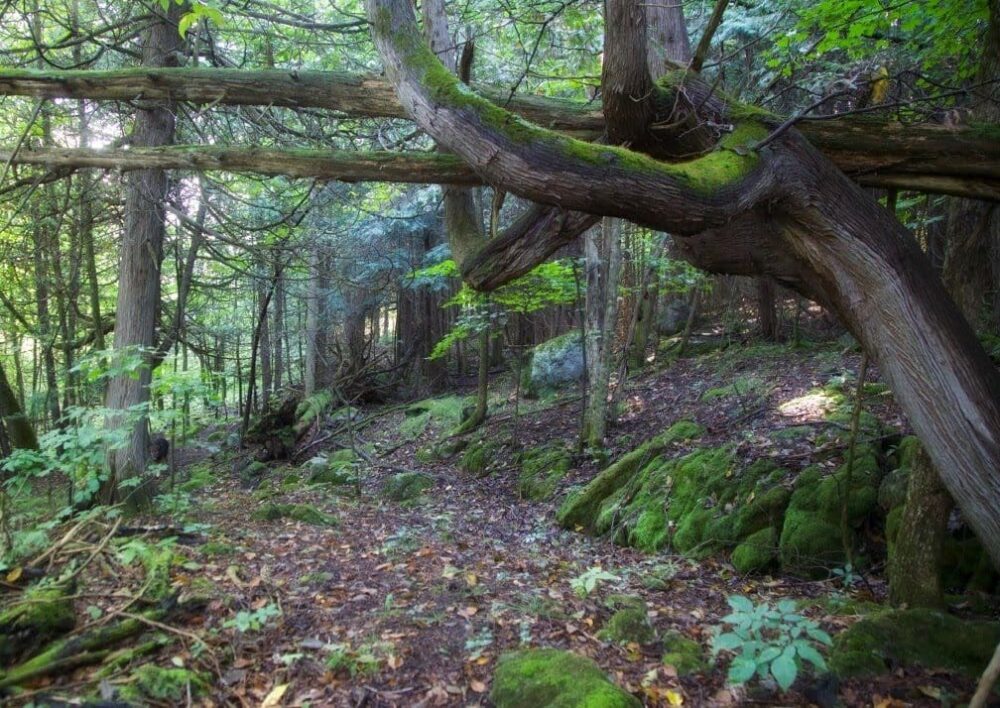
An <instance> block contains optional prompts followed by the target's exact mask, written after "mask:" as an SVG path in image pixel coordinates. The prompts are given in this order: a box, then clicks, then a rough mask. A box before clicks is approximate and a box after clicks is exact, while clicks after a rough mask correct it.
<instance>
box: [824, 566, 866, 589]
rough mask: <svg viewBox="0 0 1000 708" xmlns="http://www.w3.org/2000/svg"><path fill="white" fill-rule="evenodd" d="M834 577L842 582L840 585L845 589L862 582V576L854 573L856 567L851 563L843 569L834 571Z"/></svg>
mask: <svg viewBox="0 0 1000 708" xmlns="http://www.w3.org/2000/svg"><path fill="white" fill-rule="evenodd" d="M831 572H832V574H833V577H834V578H835V579H837V580H839V581H840V585H841V587H843V588H851V587H854V586H855V585H857V584H858V582H860V581H861V575H859V574H858V573H855V572H854V566H853V565H851V564H850V563H848V564H846V565H845V566H844V567H843V568H834V569H833V570H832V571H831Z"/></svg>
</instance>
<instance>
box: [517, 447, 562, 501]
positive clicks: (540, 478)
mask: <svg viewBox="0 0 1000 708" xmlns="http://www.w3.org/2000/svg"><path fill="white" fill-rule="evenodd" d="M571 462H572V458H571V456H570V453H569V450H567V449H566V448H565V447H562V446H561V445H543V446H541V447H536V448H532V449H530V450H525V451H524V452H523V453H521V475H520V477H519V478H518V491H519V492H520V493H521V496H522V497H523V498H525V499H532V500H534V501H543V500H545V499H549V498H551V497H552V495H553V494H555V491H556V487H557V486H558V484H559V482H560V481H562V478H563V477H565V476H566V473H567V472H569V467H570V463H571Z"/></svg>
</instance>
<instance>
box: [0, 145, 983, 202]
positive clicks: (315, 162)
mask: <svg viewBox="0 0 1000 708" xmlns="http://www.w3.org/2000/svg"><path fill="white" fill-rule="evenodd" d="M832 158H833V160H834V162H835V164H836V165H837V166H838V167H839V168H840V169H842V170H844V171H846V172H848V173H849V176H851V178H852V179H853V180H854V181H856V182H857V183H858V184H861V185H864V186H866V187H882V188H889V187H893V188H897V189H909V190H914V191H919V192H930V193H935V194H951V195H955V196H964V197H969V198H973V199H983V200H987V201H1000V178H995V177H994V176H992V175H991V169H992V167H991V166H990V165H989V164H988V161H987V160H986V159H985V158H983V169H982V170H980V172H981V174H976V175H973V176H970V177H965V176H962V175H961V174H957V175H949V174H944V173H943V171H944V170H945V169H946V167H945V166H944V164H939V163H942V162H943V159H942V158H940V157H938V158H936V159H935V160H928V161H926V162H921V159H922V158H921V157H920V154H919V153H916V152H915V153H914V156H913V157H912V158H911V159H906V158H902V157H900V158H899V159H898V160H896V161H895V162H894V164H891V165H890V164H889V163H890V162H892V161H893V160H894V158H889V157H887V158H886V161H885V162H886V166H884V167H878V166H876V167H873V166H871V162H872V161H871V160H869V161H868V163H865V162H863V161H861V160H858V159H857V158H856V157H855V156H854V155H853V154H851V153H848V152H844V153H834V154H833V156H832ZM0 160H2V161H3V162H5V163H6V162H9V163H10V164H12V165H40V166H43V167H47V168H49V169H52V170H65V169H67V168H68V169H83V168H97V169H106V170H120V171H123V172H128V171H131V170H144V169H159V170H190V171H192V172H213V171H218V172H234V173H251V174H263V175H275V176H277V175H282V176H285V177H300V178H314V179H330V180H338V181H341V182H401V183H413V184H449V185H455V186H475V185H481V184H483V179H482V178H481V177H480V176H479V175H477V174H476V172H475V171H474V170H473V169H472V168H471V167H469V166H468V165H466V164H465V162H463V161H462V160H461V159H459V158H457V157H455V156H454V155H449V154H445V153H424V152H389V151H372V152H352V151H348V150H305V149H292V148H290V149H286V150H262V149H259V148H235V147H218V146H215V145H170V146H165V147H158V148H157V147H134V148H130V149H128V150H122V149H104V150H102V149H93V148H33V149H30V150H18V151H14V150H11V149H10V148H6V149H5V148H0ZM841 160H843V162H841ZM997 165H998V166H1000V159H998V161H997ZM987 168H989V169H987ZM960 171H961V170H960Z"/></svg>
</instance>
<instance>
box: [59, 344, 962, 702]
mask: <svg viewBox="0 0 1000 708" xmlns="http://www.w3.org/2000/svg"><path fill="white" fill-rule="evenodd" d="M858 362H859V356H858V355H857V354H856V353H853V352H843V351H841V350H840V349H838V348H837V347H836V346H835V345H829V346H823V347H812V348H806V349H801V350H794V349H790V348H788V347H776V346H758V347H756V348H755V349H754V350H751V351H749V352H748V351H746V350H741V351H732V350H730V351H728V352H726V351H723V352H714V353H711V354H707V355H702V356H697V357H691V358H685V359H682V360H679V361H676V362H674V363H672V364H670V365H669V366H661V367H660V368H656V367H655V366H654V367H651V368H650V371H648V372H646V373H643V374H642V375H640V376H638V377H636V378H634V379H632V380H630V381H629V383H628V387H627V391H626V395H625V396H624V397H623V406H622V408H621V410H620V411H619V413H620V415H619V417H618V420H617V422H616V423H615V425H614V426H613V427H612V428H611V431H610V435H611V439H610V448H611V449H610V450H609V455H610V458H611V459H614V458H615V457H617V456H618V455H619V454H621V453H622V452H624V451H627V450H629V449H632V448H634V447H635V446H636V445H637V444H638V443H640V442H641V441H642V440H644V439H646V438H648V437H651V436H652V435H654V434H656V433H658V432H660V431H661V430H663V429H664V428H665V427H667V426H668V425H669V424H671V423H672V422H675V421H677V420H680V419H684V418H687V419H694V420H697V421H698V422H699V423H701V424H702V425H704V426H705V427H706V428H707V430H708V438H709V443H711V442H712V439H713V438H714V440H715V441H716V442H715V443H713V444H718V443H721V442H724V441H727V440H729V441H735V442H736V443H737V445H738V448H737V449H738V454H739V455H741V456H742V457H744V458H745V459H747V460H750V459H753V458H756V457H759V456H762V455H769V456H772V457H776V458H779V462H780V463H781V464H783V465H786V466H789V467H790V468H792V469H794V468H796V467H802V466H805V465H806V464H808V463H810V462H812V461H814V460H813V459H812V455H811V450H812V447H813V445H812V443H811V442H810V441H809V440H808V439H803V440H799V441H798V442H794V441H793V442H788V441H782V442H780V443H776V442H775V438H774V436H773V435H771V433H772V432H773V431H774V430H775V429H777V428H781V427H787V426H791V425H802V424H803V423H805V424H808V423H809V416H810V412H809V411H808V410H802V409H795V408H793V409H788V408H787V407H785V409H784V411H782V410H780V409H779V406H780V404H781V403H782V402H786V401H788V400H790V399H794V398H796V397H798V396H802V395H803V394H805V393H806V392H808V391H809V390H810V389H813V388H814V387H816V386H820V385H822V384H823V383H825V382H826V381H827V380H829V379H830V378H831V377H834V376H838V375H845V374H846V375H848V376H851V375H856V371H857V367H858ZM750 379H752V380H753V383H752V385H750V384H748V389H749V388H753V389H754V393H753V395H749V394H748V395H740V394H739V392H737V395H736V396H730V397H728V398H726V397H724V398H719V399H715V400H711V401H705V400H703V397H704V392H705V391H706V390H709V389H710V388H712V387H720V386H726V385H730V384H732V382H733V381H738V380H746V381H749V380H750ZM564 394H571V392H564ZM500 397H501V398H502V397H503V395H502V394H501V396H500ZM531 405H532V406H533V407H534V410H528V411H526V412H525V413H524V414H523V415H522V416H520V417H519V418H518V419H517V420H515V419H514V417H513V416H512V415H510V414H509V413H510V412H509V411H508V412H507V414H497V415H494V417H493V418H492V419H491V420H490V421H488V422H487V427H486V434H487V435H488V436H490V437H492V438H494V439H496V440H499V441H501V442H503V445H504V446H503V447H502V448H501V449H502V453H500V454H498V455H496V456H495V458H494V459H493V460H492V462H491V469H492V470H493V472H492V474H490V475H489V476H487V477H483V478H477V477H473V476H470V475H469V474H467V473H464V472H462V471H461V470H460V469H459V468H458V466H457V464H456V459H455V458H453V459H451V460H448V461H436V462H430V463H421V462H419V461H418V457H419V456H418V454H417V450H418V449H419V448H420V446H421V445H422V444H425V443H426V441H427V440H430V439H432V438H433V437H434V436H435V435H438V436H439V435H440V432H441V431H439V430H435V429H434V427H433V426H431V427H429V428H428V429H427V430H426V431H425V432H424V433H423V434H421V435H419V436H416V437H415V438H414V439H413V440H411V441H406V440H405V439H402V438H401V436H400V427H401V424H402V423H403V421H404V412H403V411H401V410H398V409H397V410H393V411H391V412H389V413H387V414H386V415H384V416H382V417H380V418H379V419H377V421H375V422H374V423H373V424H372V425H370V426H368V427H366V428H365V429H364V430H361V431H359V432H358V435H359V436H362V438H363V440H364V442H365V443H371V444H372V445H374V449H375V450H376V454H375V459H377V460H378V461H379V464H378V465H377V466H374V467H372V466H369V467H368V468H367V469H366V470H364V472H363V484H362V489H361V494H360V495H357V496H355V495H345V494H342V493H341V494H336V493H334V492H333V491H331V490H330V489H327V488H322V487H315V486H313V487H310V486H298V487H288V490H287V491H283V492H282V493H281V495H280V501H281V502H282V503H305V504H310V505H313V506H315V507H316V508H318V509H320V510H322V511H324V512H327V513H329V514H330V515H332V516H334V517H335V518H336V525H333V526H324V525H310V524H305V523H301V522H298V521H289V520H279V521H273V522H269V521H259V520H255V519H254V518H252V514H253V512H254V511H255V510H256V509H258V508H259V507H260V505H261V503H262V502H261V500H260V495H259V494H258V495H255V492H254V489H252V488H247V487H246V486H245V484H244V482H242V481H241V479H240V478H239V476H238V475H237V474H235V470H237V469H238V468H239V467H240V460H239V459H235V460H234V456H233V454H232V453H231V452H227V451H225V450H219V449H217V448H213V447H212V446H211V445H208V444H203V445H201V446H197V445H191V446H189V447H188V449H186V450H185V451H183V453H182V455H181V458H182V459H184V460H185V463H186V465H188V466H189V467H193V466H196V465H201V466H207V467H210V468H211V469H212V470H213V476H214V482H213V483H212V484H210V485H209V486H207V487H205V488H204V489H202V490H200V491H198V492H197V493H196V494H194V495H193V498H192V500H191V508H190V509H189V511H188V517H189V519H190V520H195V521H197V522H198V523H199V524H201V526H199V527H198V528H199V529H200V530H199V531H198V533H199V534H202V537H201V539H200V541H201V542H200V543H194V544H190V545H178V546H177V552H178V553H180V554H181V555H183V556H184V557H185V558H186V559H187V562H186V563H185V564H184V565H183V566H181V567H178V568H177V569H176V571H175V572H174V573H173V575H172V583H173V585H174V586H175V587H178V588H181V589H183V588H185V587H187V586H191V585H194V584H200V585H201V586H203V587H204V586H205V584H206V583H209V584H210V587H211V595H212V598H211V600H210V601H209V603H208V605H207V606H206V607H205V609H204V611H202V612H200V613H196V614H195V615H193V616H191V617H188V618H187V619H186V620H185V621H184V622H183V623H173V624H174V626H175V627H176V628H177V629H178V630H180V631H178V632H174V633H172V635H171V639H174V640H176V641H175V642H174V643H173V644H171V645H170V646H169V647H168V648H167V649H165V650H163V651H161V652H160V653H159V654H158V655H157V656H156V658H155V660H156V661H157V662H158V663H160V664H161V665H163V666H171V665H173V666H187V667H195V668H199V669H201V670H206V671H208V672H210V673H211V674H212V675H213V677H212V684H211V688H210V689H209V690H208V691H207V692H206V693H204V694H203V698H202V699H201V700H210V701H212V702H215V703H217V704H227V703H229V704H237V705H269V706H275V705H313V706H322V705H336V706H419V705H456V706H458V705H462V706H475V705H490V702H489V691H490V687H491V675H492V673H493V670H494V668H495V664H496V661H497V658H498V657H499V656H500V655H501V654H502V653H503V652H506V651H510V650H512V649H517V648H523V647H526V646H551V647H558V648H564V649H571V650H573V651H575V652H577V653H579V654H582V655H586V656H589V657H592V658H594V659H595V660H596V661H597V662H598V664H599V665H600V666H601V667H602V668H603V669H604V670H605V671H607V672H608V673H609V675H610V676H611V677H612V678H613V679H614V680H615V681H616V682H617V683H618V684H619V685H621V686H623V687H624V688H625V689H626V690H628V691H630V692H632V693H634V694H635V695H637V696H639V697H641V698H642V699H643V700H644V702H645V703H646V704H647V705H681V704H683V705H692V706H709V705H720V706H725V705H807V704H810V703H816V704H818V705H833V704H834V703H835V701H836V700H837V698H838V696H839V700H840V701H841V702H842V704H844V705H849V706H861V705H864V706H878V707H879V708H890V707H892V706H903V705H913V706H917V705H933V706H939V705H944V704H947V702H948V701H950V700H952V699H954V698H957V697H961V696H963V695H966V696H967V695H968V693H969V692H970V691H971V688H972V686H971V685H970V682H969V681H968V680H967V679H965V680H963V679H959V678H956V677H955V676H953V675H950V674H946V673H929V672H920V671H913V670H909V669H900V670H898V671H897V672H896V673H895V674H892V675H889V676H886V677H882V678H879V679H875V680H863V681H861V680H858V681H848V682H844V683H842V684H840V685H839V686H831V685H828V684H825V683H824V682H822V681H817V680H815V679H813V680H810V679H809V677H803V678H802V679H801V680H800V681H798V682H797V683H796V684H795V686H794V688H793V689H792V691H790V692H789V693H787V694H780V693H778V692H777V691H776V689H775V688H774V687H770V688H768V687H757V688H754V687H751V688H749V689H747V688H743V687H729V686H727V685H726V684H725V671H724V669H723V668H722V667H711V666H709V667H708V668H707V670H706V671H705V672H703V673H699V674H696V675H694V676H690V677H684V678H681V677H678V675H677V672H676V671H675V670H674V668H673V667H671V666H668V665H665V664H664V663H663V662H662V660H661V653H662V652H661V649H660V648H659V646H657V645H656V644H655V643H653V644H651V645H638V644H626V645H616V644H612V643H608V642H605V641H602V640H601V639H600V638H599V637H598V630H599V629H600V628H601V627H602V625H603V624H604V623H605V621H606V620H607V618H608V617H609V616H610V614H611V610H610V609H609V607H608V604H607V602H606V601H607V599H608V597H609V596H611V595H614V594H622V593H625V594H628V595H631V596H638V597H641V598H643V599H644V600H645V602H646V603H647V607H648V609H649V616H650V619H651V621H652V624H653V626H654V627H655V629H656V632H657V635H658V636H661V637H662V636H664V635H666V634H667V633H668V632H671V631H675V632H679V633H681V634H682V635H684V636H685V637H688V638H690V639H693V640H695V641H697V642H699V643H701V644H702V646H703V647H705V648H706V653H707V647H708V646H709V638H710V636H711V633H712V631H713V629H714V628H715V627H717V626H718V623H719V619H720V618H721V617H723V616H724V615H726V614H727V613H728V611H729V610H728V608H727V605H726V600H727V597H729V596H731V595H746V596H749V597H751V598H753V599H754V600H755V601H757V602H759V601H775V600H778V599H784V598H791V599H795V600H800V601H803V602H802V603H801V606H802V608H803V610H802V611H803V612H804V613H806V614H808V615H809V616H810V617H812V618H814V619H816V620H818V621H820V622H821V623H822V625H823V626H824V628H825V629H826V630H827V631H829V632H830V633H831V634H834V633H836V632H837V631H839V630H841V629H843V628H844V627H846V626H848V625H849V624H850V623H851V622H853V621H854V620H855V619H856V617H854V616H853V615H851V614H838V611H837V610H836V609H835V608H837V607H850V605H851V602H847V600H853V601H856V602H862V601H881V600H883V599H884V593H885V587H884V583H883V582H882V580H881V579H880V578H879V576H878V574H873V575H871V576H870V577H866V578H865V580H864V582H863V583H859V584H858V585H857V586H855V587H852V588H843V587H841V586H839V585H838V584H837V583H836V582H835V581H832V580H822V581H808V580H802V579H797V578H792V577H783V576H777V575H776V576H763V577H760V576H754V577H744V576H741V575H739V574H738V573H736V572H735V571H734V570H733V568H732V566H731V565H729V563H728V562H727V561H726V560H725V559H717V560H713V559H708V560H702V561H698V562H694V561H691V560H687V559H684V558H682V557H677V556H670V555H668V554H656V555H648V554H643V553H641V552H639V551H636V550H634V549H630V548H622V547H619V546H616V545H613V544H612V543H610V542H608V541H607V540H603V539H597V538H591V537H588V536H585V535H583V534H580V533H575V532H572V531H567V530H563V529H561V528H559V527H558V525H557V524H556V523H555V521H554V512H555V508H556V506H557V504H558V501H559V500H560V499H561V497H562V493H561V492H560V493H558V494H556V495H555V497H554V500H553V501H550V502H544V503H539V502H531V501H527V500H524V499H521V498H520V497H519V494H518V487H517V464H516V462H515V458H514V455H515V453H516V452H517V451H518V450H519V449H523V448H526V447H530V446H533V445H535V444H537V443H539V442H544V441H552V440H558V439H562V440H564V441H565V442H567V443H568V444H569V443H572V442H573V441H574V440H575V431H576V428H577V421H578V416H579V402H578V401H577V402H569V403H560V402H558V401H551V400H550V401H549V402H548V403H546V402H539V403H534V404H531ZM866 410H868V411H869V412H875V413H877V414H878V415H879V417H881V418H882V419H883V420H884V421H887V422H892V423H894V424H896V425H898V426H903V425H904V422H903V421H902V420H901V418H900V414H899V412H898V410H897V409H896V408H895V406H894V405H893V404H892V402H891V397H888V396H882V397H879V396H875V397H874V398H873V399H872V400H870V401H869V402H868V403H867V404H866ZM374 412H375V410H374V409H373V410H368V411H365V412H364V414H365V415H366V416H370V415H371V414H372V413H374ZM317 432H318V431H317ZM320 437H321V435H318V434H314V439H315V440H318V439H319V438H320ZM334 442H335V441H334V440H333V439H331V440H329V441H328V444H331V445H332V444H333V443H334ZM702 442H704V441H702ZM323 445H324V444H323V443H320V444H317V445H314V447H313V448H311V449H310V450H309V451H308V453H307V456H311V455H313V454H316V453H318V452H321V451H322V448H323ZM379 450H382V451H386V450H389V451H391V453H390V454H388V455H385V456H380V453H378V452H377V451H379ZM246 454H250V453H246ZM299 462H301V459H299ZM576 462H577V464H575V465H574V466H573V468H572V470H571V473H570V475H569V477H568V478H567V479H566V480H564V482H563V485H562V488H561V489H562V490H563V491H564V490H565V488H566V487H567V486H569V485H571V484H574V483H580V482H583V481H586V480H587V479H589V478H590V477H592V476H593V475H594V474H595V473H596V471H597V470H598V469H599V467H598V464H597V463H596V462H594V461H593V460H591V459H590V458H587V457H580V458H579V459H578V460H577V461H576ZM274 464H275V470H274V474H280V473H281V471H282V470H281V468H280V466H279V465H280V464H281V463H274ZM829 464H834V462H833V461H831V462H829ZM288 469H291V468H288ZM399 469H408V470H409V469H419V470H420V471H422V472H424V473H427V474H429V475H430V476H432V478H433V482H434V484H433V487H432V488H430V489H429V490H427V491H426V492H425V493H424V494H422V495H421V496H420V497H419V498H418V499H417V500H416V501H413V502H407V503H403V504H401V503H396V502H391V501H386V500H384V499H382V498H381V496H380V495H379V493H378V490H379V489H380V487H381V485H382V483H383V480H384V479H385V478H386V477H387V476H389V475H391V474H393V473H394V472H397V471H398V470H399ZM182 476H183V475H182ZM282 489H284V488H282ZM150 521H151V522H152V521H153V520H150ZM205 541H207V542H205ZM595 568H600V569H602V570H603V571H606V572H607V573H609V574H610V576H613V577H605V579H603V580H600V581H598V582H597V583H596V584H595V587H593V588H592V589H590V591H589V592H582V591H578V590H579V586H580V582H579V579H580V577H581V576H582V575H584V574H586V573H587V572H588V571H591V575H593V574H594V571H593V569H595ZM650 577H659V578H661V579H662V580H663V581H662V582H658V583H650V582H649V578H650ZM574 580H576V581H577V582H576V583H574ZM105 582H106V583H108V582H110V581H108V580H107V579H105ZM112 584H113V583H112ZM106 595H107V599H106V601H104V602H105V604H107V605H109V606H110V605H113V604H114V601H113V600H112V599H111V598H112V597H113V595H114V593H113V588H112V587H110V586H109V587H108V592H107V593H106ZM831 598H832V600H833V601H831ZM838 600H839V602H838ZM96 602H97V604H98V605H99V606H100V605H101V603H102V601H96ZM274 610H277V612H275V611H274ZM844 611H845V610H840V612H844ZM237 613H242V617H243V624H242V626H239V625H238V624H237V626H234V622H233V619H232V618H233V617H234V616H236V615H237ZM269 615H270V616H269ZM227 620H228V622H227ZM241 630H242V631H241ZM195 637H199V638H202V639H204V641H205V642H206V648H202V649H200V650H199V648H198V647H196V642H195ZM81 671H82V672H84V673H83V674H81V675H80V676H78V678H85V677H86V676H85V672H86V670H81ZM64 680H65V677H64ZM122 680H124V681H127V680H128V679H127V677H126V678H123V679H122ZM111 683H112V684H114V679H112V681H111ZM46 690H47V691H49V692H51V693H50V694H49V695H60V694H61V695H66V693H65V692H61V691H60V689H59V687H58V684H56V685H52V686H49V687H48V688H47V689H46ZM169 702H170V701H166V702H165V703H164V704H166V703H169ZM194 702H195V703H198V699H195V701H194Z"/></svg>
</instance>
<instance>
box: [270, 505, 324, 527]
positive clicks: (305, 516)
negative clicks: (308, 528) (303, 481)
mask: <svg viewBox="0 0 1000 708" xmlns="http://www.w3.org/2000/svg"><path fill="white" fill-rule="evenodd" d="M253 518H255V519H257V520H258V521H278V520H279V519H292V520H293V521H301V522H302V523H304V524H312V525H314V526H336V525H337V517H335V516H332V515H330V514H326V513H324V512H322V511H320V510H319V509H317V508H316V507H314V506H312V505H310V504H265V505H264V506H262V507H261V508H260V509H258V510H257V511H255V512H254V514H253Z"/></svg>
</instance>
